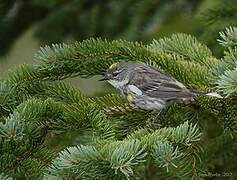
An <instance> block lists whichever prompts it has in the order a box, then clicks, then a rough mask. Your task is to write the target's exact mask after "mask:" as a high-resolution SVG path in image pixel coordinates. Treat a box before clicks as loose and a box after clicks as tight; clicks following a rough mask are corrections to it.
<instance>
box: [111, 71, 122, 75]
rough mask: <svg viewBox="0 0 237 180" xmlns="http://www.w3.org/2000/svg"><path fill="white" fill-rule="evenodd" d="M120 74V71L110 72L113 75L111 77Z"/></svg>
mask: <svg viewBox="0 0 237 180" xmlns="http://www.w3.org/2000/svg"><path fill="white" fill-rule="evenodd" d="M120 72H121V71H119V70H117V71H114V72H112V75H113V76H117V75H118V74H119V73H120Z"/></svg>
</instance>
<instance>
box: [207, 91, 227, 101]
mask: <svg viewBox="0 0 237 180" xmlns="http://www.w3.org/2000/svg"><path fill="white" fill-rule="evenodd" d="M205 95H206V96H210V97H216V98H221V99H222V98H223V97H222V96H221V95H220V94H218V93H217V92H211V93H207V94H205Z"/></svg>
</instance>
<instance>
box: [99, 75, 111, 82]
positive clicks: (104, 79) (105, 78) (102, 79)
mask: <svg viewBox="0 0 237 180" xmlns="http://www.w3.org/2000/svg"><path fill="white" fill-rule="evenodd" d="M108 79H109V78H107V77H105V76H104V77H103V78H101V79H99V81H106V80H108Z"/></svg>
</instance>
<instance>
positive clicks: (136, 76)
mask: <svg viewBox="0 0 237 180" xmlns="http://www.w3.org/2000/svg"><path fill="white" fill-rule="evenodd" d="M100 80H101V81H108V82H109V83H110V84H111V85H112V86H113V87H115V88H116V89H118V90H119V91H120V92H121V94H123V95H124V96H126V97H127V100H128V101H129V102H130V103H133V104H135V106H137V107H139V108H141V109H144V110H162V109H164V108H166V107H167V106H169V105H170V104H172V103H173V102H188V101H193V99H194V97H196V96H210V97H216V98H222V96H221V95H219V94H218V93H216V92H212V93H203V92H198V91H194V90H191V89H188V88H187V87H186V86H185V85H184V84H183V83H181V82H179V81H178V80H177V79H175V78H174V77H172V76H171V75H169V74H168V73H166V72H165V71H164V70H162V69H160V68H157V67H153V66H149V65H147V64H144V63H140V62H130V61H121V62H117V63H114V64H112V65H111V66H110V67H109V68H108V69H107V70H106V71H105V72H104V74H103V78H102V79H100Z"/></svg>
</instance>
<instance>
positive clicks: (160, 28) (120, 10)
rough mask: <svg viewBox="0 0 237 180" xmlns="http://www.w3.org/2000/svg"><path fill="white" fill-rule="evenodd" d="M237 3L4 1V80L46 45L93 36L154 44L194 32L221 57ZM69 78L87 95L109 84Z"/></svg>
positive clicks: (0, 38)
mask: <svg viewBox="0 0 237 180" xmlns="http://www.w3.org/2000/svg"><path fill="white" fill-rule="evenodd" d="M236 4H237V3H236V2H235V0H146V1H143V0H123V1H116V0H8V1H6V0H1V1H0V76H1V77H4V76H5V74H6V72H7V71H9V69H12V68H14V67H16V66H18V65H19V64H22V63H37V62H35V60H34V54H35V53H36V52H37V50H38V49H39V48H40V46H44V45H46V44H48V45H50V44H52V43H61V42H66V43H70V42H74V41H76V40H79V41H80V40H83V39H87V38H90V37H102V38H107V39H120V38H121V39H127V40H131V41H135V40H137V41H143V42H144V43H149V42H150V41H151V40H152V39H154V38H155V39H157V38H160V37H164V36H169V35H171V34H172V33H176V32H183V33H189V34H192V35H194V36H196V37H197V38H198V40H199V41H201V42H203V43H206V44H207V45H208V46H209V47H210V48H211V49H212V51H213V53H214V54H215V55H216V56H220V55H221V53H222V49H220V47H219V46H217V43H216V39H217V37H218V32H219V31H221V30H223V29H224V27H226V26H230V25H234V24H235V21H236V17H237V15H236V14H237V13H236V12H237V7H236ZM97 79H98V77H94V78H92V79H90V80H83V79H79V78H75V79H71V80H67V81H69V82H70V83H72V84H74V85H76V86H77V87H79V88H80V89H81V90H82V91H83V92H84V93H86V94H88V95H93V94H94V93H98V92H102V91H103V87H104V84H102V83H99V82H97Z"/></svg>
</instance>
